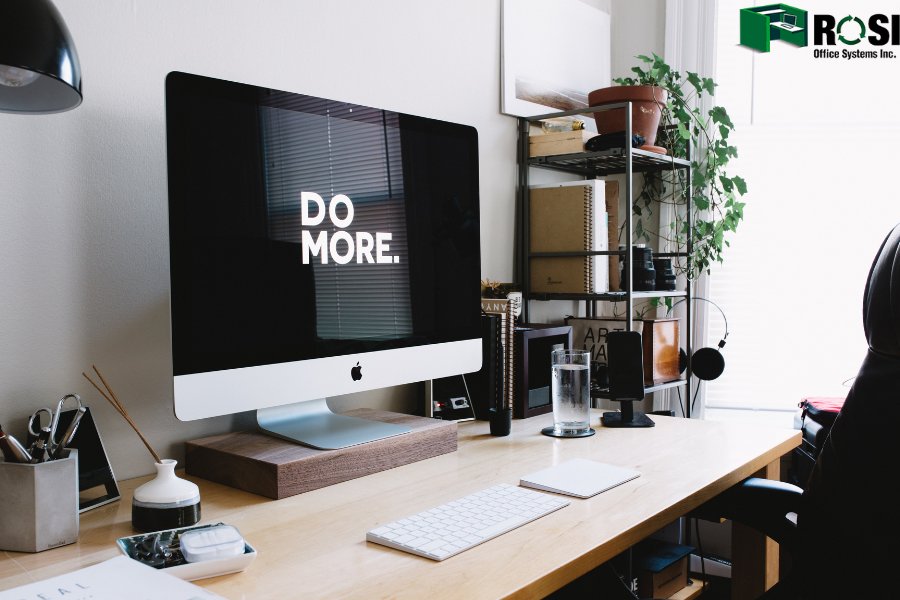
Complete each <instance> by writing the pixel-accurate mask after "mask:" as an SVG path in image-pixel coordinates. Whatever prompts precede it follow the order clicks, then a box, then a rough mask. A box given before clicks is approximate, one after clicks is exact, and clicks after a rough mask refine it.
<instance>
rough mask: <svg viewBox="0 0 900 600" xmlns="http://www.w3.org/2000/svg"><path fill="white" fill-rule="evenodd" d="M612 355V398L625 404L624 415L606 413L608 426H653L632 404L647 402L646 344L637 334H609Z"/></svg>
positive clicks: (602, 419) (617, 332)
mask: <svg viewBox="0 0 900 600" xmlns="http://www.w3.org/2000/svg"><path fill="white" fill-rule="evenodd" d="M606 343H607V352H608V354H609V356H608V361H609V363H608V364H609V395H610V397H611V398H612V399H613V400H615V401H617V402H621V403H622V408H621V412H608V413H603V417H602V418H601V421H602V422H603V425H604V426H606V427H653V426H654V425H655V423H654V422H653V421H651V420H650V419H649V418H648V417H647V415H645V414H644V413H641V412H635V411H634V407H633V406H632V402H634V401H635V400H643V399H644V344H643V342H642V341H641V334H640V333H638V332H637V331H610V332H609V333H608V334H606Z"/></svg>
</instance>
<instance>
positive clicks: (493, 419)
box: [489, 408, 512, 436]
mask: <svg viewBox="0 0 900 600" xmlns="http://www.w3.org/2000/svg"><path fill="white" fill-rule="evenodd" d="M489 420H490V423H491V435H494V436H504V435H509V432H510V430H511V429H512V409H511V408H505V409H503V410H492V411H491V413H490V419H489Z"/></svg>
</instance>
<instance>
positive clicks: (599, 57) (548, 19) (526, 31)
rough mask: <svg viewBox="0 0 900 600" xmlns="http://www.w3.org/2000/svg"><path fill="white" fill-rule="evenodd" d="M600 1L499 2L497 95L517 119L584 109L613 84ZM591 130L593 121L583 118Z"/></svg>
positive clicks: (605, 14) (604, 13) (604, 12)
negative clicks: (598, 92)
mask: <svg viewBox="0 0 900 600" xmlns="http://www.w3.org/2000/svg"><path fill="white" fill-rule="evenodd" d="M606 7H608V3H604V2H603V1H602V0H502V6H501V38H502V42H501V53H500V54H501V73H500V78H501V82H500V94H501V110H500V112H502V113H503V114H507V115H513V116H518V117H527V116H532V115H538V114H543V113H548V112H553V110H560V111H562V110H571V109H576V108H584V107H587V106H588V104H587V95H588V93H589V92H591V91H592V90H595V89H598V88H602V87H608V86H609V85H610V83H611V76H610V72H611V67H610V64H611V58H610V57H611V43H610V35H611V34H610V15H609V11H608V8H606ZM581 120H585V121H586V125H588V126H589V128H590V129H592V130H595V128H594V126H593V119H590V118H587V119H584V118H582V119H581Z"/></svg>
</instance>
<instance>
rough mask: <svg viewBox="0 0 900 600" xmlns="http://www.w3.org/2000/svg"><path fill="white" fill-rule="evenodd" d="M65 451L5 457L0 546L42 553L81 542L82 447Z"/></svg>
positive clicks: (0, 467) (0, 476)
mask: <svg viewBox="0 0 900 600" xmlns="http://www.w3.org/2000/svg"><path fill="white" fill-rule="evenodd" d="M62 456H63V458H59V459H57V460H49V461H46V462H42V463H37V464H31V463H11V462H2V461H0V507H2V510H0V550H10V551H13V552H41V551H42V550H49V549H50V548H56V547H57V546H65V545H66V544H72V543H74V542H76V541H78V451H77V450H73V449H68V450H64V451H63V453H62Z"/></svg>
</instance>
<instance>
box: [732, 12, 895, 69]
mask: <svg viewBox="0 0 900 600" xmlns="http://www.w3.org/2000/svg"><path fill="white" fill-rule="evenodd" d="M740 18H741V45H742V46H746V47H748V48H753V49H754V50H759V51H760V52H768V51H769V45H770V42H771V41H772V40H781V41H783V42H787V43H788V44H792V45H794V46H797V47H798V48H804V47H806V46H807V45H808V43H809V33H810V32H812V42H813V46H814V47H815V49H814V50H813V57H814V58H843V59H847V60H852V59H859V58H864V59H873V58H874V59H880V58H896V57H897V52H895V51H894V50H887V49H885V48H882V47H881V46H885V45H888V44H890V45H892V46H896V45H898V44H900V15H884V14H874V15H871V16H870V17H869V18H868V19H866V20H863V19H861V18H860V17H856V16H853V15H847V16H845V17H842V18H840V19H838V18H836V17H835V16H833V15H827V14H813V15H810V14H809V13H807V11H805V10H803V9H800V8H797V7H795V6H790V5H788V4H766V5H764V6H754V7H750V8H742V9H741V11H740ZM863 41H866V42H868V44H869V45H870V46H874V47H875V48H873V49H862V48H853V49H851V48H842V49H841V50H840V51H838V50H837V49H835V46H837V45H838V43H840V44H842V45H844V46H857V45H858V44H859V43H861V42H863Z"/></svg>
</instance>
